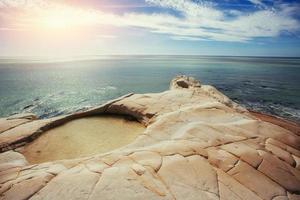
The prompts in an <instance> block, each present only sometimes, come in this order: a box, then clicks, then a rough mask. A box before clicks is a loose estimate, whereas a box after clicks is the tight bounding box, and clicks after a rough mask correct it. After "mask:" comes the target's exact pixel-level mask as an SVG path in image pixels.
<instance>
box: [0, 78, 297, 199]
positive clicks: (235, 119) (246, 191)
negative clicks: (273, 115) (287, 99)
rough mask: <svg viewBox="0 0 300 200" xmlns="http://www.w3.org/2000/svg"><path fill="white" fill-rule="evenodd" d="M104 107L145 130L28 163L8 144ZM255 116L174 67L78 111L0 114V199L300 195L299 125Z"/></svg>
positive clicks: (103, 111) (19, 143)
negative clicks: (80, 153) (104, 147)
mask: <svg viewBox="0 0 300 200" xmlns="http://www.w3.org/2000/svg"><path fill="white" fill-rule="evenodd" d="M107 113H109V114H122V115H129V116H131V117H134V118H135V119H137V120H138V121H139V122H141V123H142V124H144V125H145V126H146V129H145V131H144V132H143V133H142V134H140V135H139V136H138V137H137V138H136V139H135V140H134V141H133V142H132V143H130V144H129V145H126V146H124V147H122V148H120V149H117V150H113V151H111V152H107V153H104V154H100V153H99V154H96V155H94V156H90V157H80V158H75V159H70V160H59V161H51V162H47V163H41V164H35V165H32V164H28V162H27V161H26V159H25V158H24V156H23V155H22V154H21V153H17V152H14V151H8V150H9V149H13V150H16V151H19V152H22V146H24V145H27V144H28V143H30V142H31V141H32V140H34V139H35V138H36V137H38V136H39V135H41V134H43V133H44V132H45V130H49V129H51V128H53V127H55V126H58V125H61V124H63V123H65V122H68V121H70V120H74V119H77V118H82V117H87V116H91V115H100V114H107ZM257 117H258V115H255V116H254V115H252V114H251V113H250V112H248V111H247V110H246V109H245V108H243V107H241V106H239V105H238V104H236V103H235V102H233V101H231V100H230V99H229V98H228V97H226V96H225V95H223V94H222V93H220V92H219V91H218V90H217V89H215V88H214V87H212V86H207V85H201V84H200V83H199V82H198V81H197V80H195V79H194V78H191V77H186V76H180V77H176V78H175V79H174V80H172V82H171V84H170V90H168V91H165V92H162V93H154V94H129V95H126V96H124V97H121V98H119V99H116V100H113V101H111V102H108V103H107V104H104V105H103V106H100V107H97V108H93V109H90V110H88V111H84V112H79V113H74V114H71V115H67V116H60V117H56V118H51V119H46V120H33V119H30V120H28V119H26V120H27V121H16V122H15V123H11V120H8V119H0V127H4V128H2V129H1V130H2V133H1V134H0V150H1V152H3V153H1V154H0V168H1V169H0V194H1V196H0V198H1V199H14V200H18V199H43V200H44V199H222V200H226V199H228V200H235V199H246V200H253V199H257V200H261V199H266V200H271V199H274V200H275V199H276V200H277V199H286V200H288V199H299V198H300V195H299V194H300V171H299V170H300V168H299V166H300V164H299V163H300V136H299V135H300V132H299V126H298V125H293V126H292V128H291V129H290V128H286V127H285V125H284V123H283V122H281V123H277V121H276V120H268V121H272V122H274V123H276V124H278V125H275V124H273V123H269V122H266V121H262V120H260V119H259V118H257ZM262 119H264V118H262ZM14 120H15V119H14ZM17 120H20V119H19V118H18V119H17ZM279 125H280V126H279ZM7 127H9V128H7ZM287 127H288V126H287ZM16 148H18V149H16Z"/></svg>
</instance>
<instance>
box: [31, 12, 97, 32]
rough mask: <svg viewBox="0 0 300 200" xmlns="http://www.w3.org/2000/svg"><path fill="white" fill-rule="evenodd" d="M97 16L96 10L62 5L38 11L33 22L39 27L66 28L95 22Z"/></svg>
mask: <svg viewBox="0 0 300 200" xmlns="http://www.w3.org/2000/svg"><path fill="white" fill-rule="evenodd" d="M96 18H97V16H96V15H95V13H94V12H89V11H86V10H81V9H76V8H70V7H67V6H60V7H55V8H50V9H48V10H42V11H41V10H40V11H38V12H37V16H36V17H35V19H34V20H33V22H34V23H35V24H34V25H35V26H38V28H49V29H66V28H70V27H79V26H87V25H92V24H95V23H96V21H97V19H96Z"/></svg>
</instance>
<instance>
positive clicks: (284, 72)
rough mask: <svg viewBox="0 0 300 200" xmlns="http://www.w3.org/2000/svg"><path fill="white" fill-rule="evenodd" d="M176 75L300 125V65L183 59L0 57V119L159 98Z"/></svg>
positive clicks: (45, 115)
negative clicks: (128, 97)
mask: <svg viewBox="0 0 300 200" xmlns="http://www.w3.org/2000/svg"><path fill="white" fill-rule="evenodd" d="M176 75H188V76H193V77H195V78H197V79H199V80H200V81H201V83H202V84H209V85H213V86H215V87H216V88H217V89H218V90H220V91H221V92H222V93H224V94H225V95H227V96H228V97H229V98H231V99H232V100H233V101H235V102H237V103H239V104H241V105H243V106H244V107H246V108H248V109H251V110H254V111H259V112H262V113H266V114H271V115H276V116H279V117H281V118H284V119H288V120H292V121H295V122H297V123H299V122H300V58H286V57H282V58H281V57H226V56H187V55H183V56H179V55H176V56H166V55H164V56H162V55H160V56H154V55H151V56H150V55H149V56H92V57H78V58H73V59H65V60H62V59H60V60H51V59H50V60H49V59H47V60H46V59H28V58H26V59H20V58H0V117H7V116H10V115H12V114H16V113H23V112H31V113H35V114H36V115H37V116H38V117H40V118H48V117H53V116H57V115H61V114H67V113H72V112H75V111H78V110H84V109H88V108H91V107H93V106H96V105H101V104H103V103H105V102H106V101H108V100H111V99H114V98H117V97H119V96H121V95H124V94H127V93H131V92H133V93H155V92H162V91H165V90H167V89H168V88H169V83H170V81H171V79H172V78H173V77H174V76H176Z"/></svg>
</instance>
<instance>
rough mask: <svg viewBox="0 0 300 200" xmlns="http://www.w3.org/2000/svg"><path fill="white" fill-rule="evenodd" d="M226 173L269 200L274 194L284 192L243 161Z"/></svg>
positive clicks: (282, 193)
mask: <svg viewBox="0 0 300 200" xmlns="http://www.w3.org/2000/svg"><path fill="white" fill-rule="evenodd" d="M228 174H229V175H230V176H232V177H233V178H235V179H236V180H237V181H238V182H240V183H241V184H243V185H244V186H246V187H247V188H249V189H250V190H251V191H253V192H255V193H256V194H257V195H258V196H259V197H261V198H262V199H266V200H271V199H273V197H275V196H285V194H286V192H285V190H284V188H282V187H281V186H279V185H278V184H277V183H275V182H274V181H272V180H271V179H270V178H268V177H267V176H266V175H264V174H263V173H261V172H259V171H257V170H255V169H254V168H253V167H251V166H250V165H248V164H246V163H245V162H243V161H239V162H238V164H236V166H235V167H234V168H233V169H231V170H230V171H228Z"/></svg>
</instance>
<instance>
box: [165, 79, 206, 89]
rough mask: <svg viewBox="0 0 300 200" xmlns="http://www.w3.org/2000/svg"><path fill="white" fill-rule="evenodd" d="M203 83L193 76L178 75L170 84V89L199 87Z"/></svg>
mask: <svg viewBox="0 0 300 200" xmlns="http://www.w3.org/2000/svg"><path fill="white" fill-rule="evenodd" d="M199 87H201V84H200V82H199V81H197V80H196V79H194V78H193V77H188V76H176V77H175V78H174V79H173V80H172V81H171V84H170V89H171V90H173V89H183V88H186V89H188V88H199Z"/></svg>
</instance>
